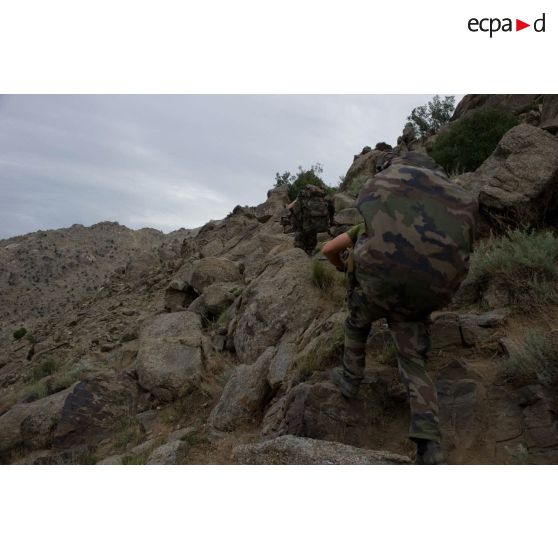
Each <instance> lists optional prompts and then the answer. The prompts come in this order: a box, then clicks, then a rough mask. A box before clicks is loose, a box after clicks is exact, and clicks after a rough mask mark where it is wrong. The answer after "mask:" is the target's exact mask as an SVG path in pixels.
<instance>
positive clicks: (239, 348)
mask: <svg viewBox="0 0 558 558" xmlns="http://www.w3.org/2000/svg"><path fill="white" fill-rule="evenodd" d="M322 304H323V303H321V291H320V290H319V289H318V288H316V287H315V286H314V285H312V283H311V264H310V261H309V259H308V256H307V255H306V254H305V253H304V252H303V251H302V250H300V249H299V248H295V249H291V250H288V251H285V252H281V253H280V254H278V255H277V256H275V257H272V258H270V259H269V260H268V261H267V263H266V267H265V270H264V271H263V272H262V273H261V274H260V275H259V276H258V277H257V278H256V279H254V280H253V281H252V282H251V283H250V285H249V286H247V287H246V289H245V291H244V292H243V294H242V297H241V299H240V301H239V304H238V307H237V308H236V309H235V314H236V318H235V320H234V322H233V323H232V325H231V331H232V332H233V333H232V337H233V342H234V348H235V350H236V353H237V354H238V356H239V357H240V359H241V360H242V361H243V362H253V361H254V360H255V359H256V358H257V357H258V356H259V355H260V354H261V353H262V352H263V351H264V350H265V349H266V348H267V347H272V346H275V345H277V343H278V342H279V340H280V339H282V338H283V339H285V340H289V338H294V337H295V336H296V335H300V334H301V333H302V332H303V331H304V330H305V329H306V328H307V327H308V325H309V324H310V322H311V321H312V320H314V319H316V318H318V316H319V313H320V307H321V306H322Z"/></svg>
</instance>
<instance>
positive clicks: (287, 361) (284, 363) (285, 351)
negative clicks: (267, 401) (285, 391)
mask: <svg viewBox="0 0 558 558" xmlns="http://www.w3.org/2000/svg"><path fill="white" fill-rule="evenodd" d="M294 351H295V345H294V343H288V342H283V343H281V344H280V345H279V347H278V348H277V352H276V353H275V356H274V357H273V360H272V361H271V363H270V365H269V372H268V374H267V381H268V383H269V385H270V387H271V389H273V390H276V389H279V388H280V387H281V384H282V383H283V380H284V379H285V376H286V375H287V370H288V369H289V368H290V366H291V364H292V362H293V359H294Z"/></svg>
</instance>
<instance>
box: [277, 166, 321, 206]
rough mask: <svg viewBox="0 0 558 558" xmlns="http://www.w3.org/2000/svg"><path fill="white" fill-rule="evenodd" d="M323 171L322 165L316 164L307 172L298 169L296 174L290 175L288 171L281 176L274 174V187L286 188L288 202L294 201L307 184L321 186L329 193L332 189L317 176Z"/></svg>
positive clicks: (300, 168)
mask: <svg viewBox="0 0 558 558" xmlns="http://www.w3.org/2000/svg"><path fill="white" fill-rule="evenodd" d="M323 170H324V169H323V167H322V165H320V163H316V164H315V165H312V166H311V167H310V169H309V170H304V169H303V168H302V167H298V172H297V173H296V174H292V173H290V172H289V171H285V172H284V173H283V174H279V173H275V185H274V186H275V187H277V186H288V193H289V200H290V201H294V200H295V199H296V197H297V196H298V194H299V192H300V191H301V190H302V189H303V188H304V186H307V185H308V184H314V185H315V186H321V187H322V188H324V189H325V190H326V191H328V192H330V191H331V190H332V189H331V188H330V187H329V186H328V185H327V184H326V183H325V182H324V181H323V180H322V179H321V178H320V176H319V175H320V174H322V172H323Z"/></svg>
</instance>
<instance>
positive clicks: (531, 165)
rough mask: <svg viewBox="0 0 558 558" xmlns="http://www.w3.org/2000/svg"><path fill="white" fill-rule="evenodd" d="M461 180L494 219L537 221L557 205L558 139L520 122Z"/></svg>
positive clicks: (547, 216) (521, 222) (553, 214)
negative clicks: (480, 163)
mask: <svg viewBox="0 0 558 558" xmlns="http://www.w3.org/2000/svg"><path fill="white" fill-rule="evenodd" d="M465 181H466V182H467V186H468V187H469V189H471V190H473V191H477V192H478V193H479V205H480V207H481V211H482V212H483V213H484V214H485V215H486V216H487V217H488V218H489V220H490V221H491V222H492V223H493V224H494V225H498V224H504V225H506V226H507V225H513V226H517V225H542V224H545V223H548V222H551V221H553V220H554V219H555V218H556V211H557V210H558V138H556V137H554V136H552V135H551V134H550V133H548V132H546V131H544V130H541V129H540V128H536V127H534V126H530V125H529V124H520V125H519V126H516V127H514V128H512V129H511V130H509V131H508V132H507V133H506V134H505V135H504V137H503V138H502V139H501V140H500V143H499V144H498V146H497V147H496V149H495V150H494V153H493V154H492V155H491V156H490V157H489V158H488V159H487V160H486V161H485V162H484V163H483V164H482V165H481V166H480V167H479V169H478V170H477V171H475V172H474V173H468V175H467V177H466V179H465Z"/></svg>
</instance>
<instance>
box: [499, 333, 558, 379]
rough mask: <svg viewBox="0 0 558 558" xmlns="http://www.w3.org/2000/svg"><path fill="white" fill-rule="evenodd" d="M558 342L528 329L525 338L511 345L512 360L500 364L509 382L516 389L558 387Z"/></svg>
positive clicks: (550, 336) (549, 336)
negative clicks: (530, 385) (523, 386)
mask: <svg viewBox="0 0 558 558" xmlns="http://www.w3.org/2000/svg"><path fill="white" fill-rule="evenodd" d="M556 341H557V338H556V335H551V334H549V333H546V332H544V331H541V330H540V329H527V330H526V332H525V334H524V336H523V337H522V338H520V339H516V340H514V341H512V342H510V343H509V344H508V350H509V356H508V357H507V358H506V359H505V360H504V361H503V362H502V363H501V369H502V372H503V374H504V376H505V377H506V379H507V380H508V381H509V382H510V383H512V384H514V385H527V384H530V383H540V384H543V385H547V386H556V385H558V345H557V343H556Z"/></svg>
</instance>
